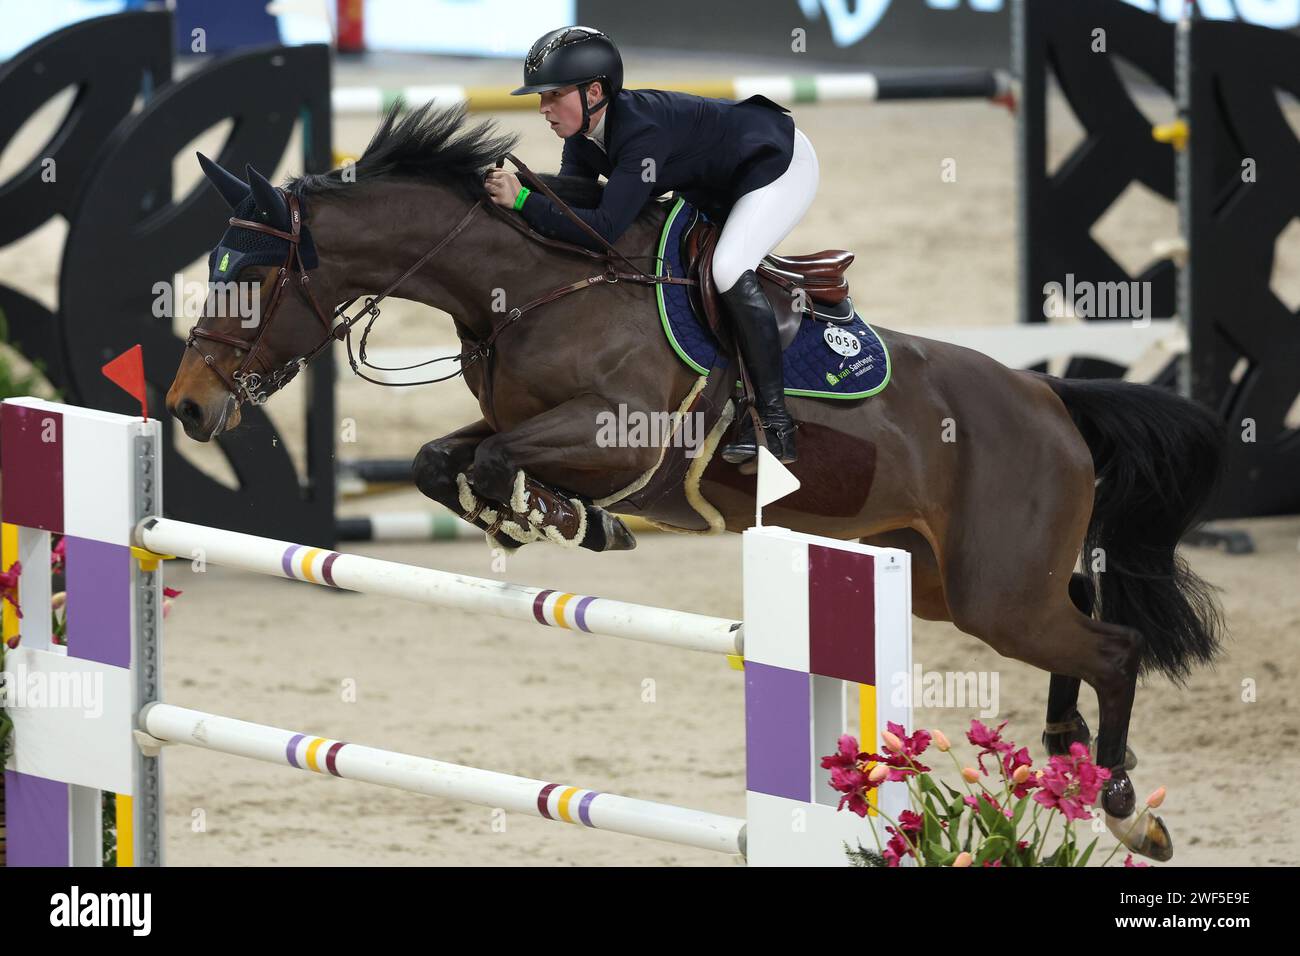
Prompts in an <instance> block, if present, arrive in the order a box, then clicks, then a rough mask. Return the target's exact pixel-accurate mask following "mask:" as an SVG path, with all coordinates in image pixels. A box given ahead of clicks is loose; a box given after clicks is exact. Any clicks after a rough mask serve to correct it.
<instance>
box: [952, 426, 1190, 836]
mask: <svg viewBox="0 0 1300 956" xmlns="http://www.w3.org/2000/svg"><path fill="white" fill-rule="evenodd" d="M1078 451H1080V449H1075V448H1073V447H1072V446H1071V445H1069V444H1066V445H1063V446H1061V447H1060V448H1058V449H1050V448H1048V449H1045V453H1044V454H1043V455H1042V456H1041V457H1040V458H1039V460H1037V461H1031V462H1028V463H1026V462H1024V461H1022V462H1020V463H1019V465H1018V467H1019V468H1021V469H1022V470H1023V472H1024V473H1028V474H1032V475H1034V476H1035V484H1034V487H1033V488H1032V489H1030V492H1032V493H1026V492H1025V491H1024V490H1021V491H1020V492H1016V493H1011V492H1010V489H1012V488H1015V487H1017V485H1016V483H1015V482H1013V481H1011V480H1010V476H1008V475H1005V474H1002V473H1001V472H1000V471H999V470H998V469H999V463H998V462H997V461H985V462H983V463H982V464H983V466H984V467H985V469H986V471H985V473H984V474H982V475H980V476H974V477H973V479H972V480H970V481H968V482H966V483H965V485H964V486H962V487H961V489H960V490H959V494H960V496H961V497H960V498H959V500H958V501H957V502H956V503H955V506H954V507H952V508H951V509H950V510H949V512H948V513H947V514H946V515H944V516H943V518H944V522H945V523H944V526H943V527H942V529H941V532H940V536H939V542H940V549H939V554H940V566H941V567H942V569H943V582H944V594H945V596H946V598H947V602H948V607H949V609H950V610H951V611H952V615H953V618H952V620H953V623H954V624H955V625H957V627H958V628H960V629H961V630H963V631H965V632H966V633H968V634H972V635H974V636H975V637H978V638H980V639H981V640H982V641H984V642H985V643H986V644H988V645H989V646H990V647H992V648H993V649H994V650H996V651H997V652H998V653H1000V654H1002V655H1003V656H1005V657H1011V658H1014V659H1016V660H1019V661H1024V662H1025V663H1027V664H1030V665H1032V666H1034V667H1038V668H1041V669H1042V670H1045V671H1048V672H1049V673H1051V674H1053V675H1060V676H1061V677H1062V678H1065V679H1071V678H1072V679H1075V680H1080V681H1084V682H1086V683H1087V684H1088V685H1089V686H1090V687H1092V688H1093V690H1095V691H1096V693H1097V701H1098V704H1099V709H1100V713H1101V726H1100V728H1099V732H1098V740H1097V764H1098V765H1099V766H1102V767H1105V768H1107V769H1108V770H1109V771H1110V773H1111V778H1110V780H1108V781H1107V782H1106V783H1105V784H1104V785H1103V790H1102V799H1101V803H1102V806H1103V808H1104V809H1105V811H1106V815H1107V825H1108V826H1110V827H1111V829H1112V832H1116V836H1117V837H1119V838H1120V840H1121V842H1123V843H1124V844H1125V845H1126V846H1128V847H1129V848H1130V849H1132V850H1133V851H1135V852H1138V853H1143V854H1145V855H1147V856H1151V857H1153V858H1155V859H1161V860H1163V859H1168V858H1169V856H1170V855H1171V854H1172V852H1173V851H1172V841H1171V840H1170V838H1169V834H1168V831H1166V830H1165V829H1164V825H1163V824H1162V823H1160V821H1159V819H1158V818H1156V817H1154V816H1149V817H1147V818H1146V819H1145V820H1144V821H1143V822H1144V824H1146V826H1145V827H1144V828H1143V830H1142V831H1141V832H1137V831H1136V830H1135V831H1134V832H1132V833H1128V832H1124V828H1125V827H1127V826H1128V825H1129V824H1130V823H1131V816H1132V813H1133V809H1134V797H1133V786H1132V783H1131V782H1130V781H1129V777H1128V773H1127V771H1126V770H1125V769H1124V756H1125V752H1126V747H1127V742H1128V725H1129V719H1130V715H1131V712H1132V707H1133V695H1134V692H1135V690H1136V687H1137V676H1138V665H1139V662H1140V659H1141V654H1142V650H1143V638H1142V635H1141V634H1139V633H1138V632H1137V631H1136V630H1134V629H1133V628H1129V627H1123V626H1120V625H1117V624H1111V623H1107V622H1104V621H1098V620H1094V619H1092V618H1091V617H1089V616H1087V615H1085V614H1084V613H1082V611H1081V610H1080V609H1079V608H1078V607H1077V606H1076V605H1075V602H1074V601H1073V600H1072V599H1071V594H1070V583H1071V581H1072V576H1073V573H1074V567H1075V563H1076V562H1077V560H1078V555H1079V551H1080V548H1081V546H1082V542H1083V537H1084V532H1085V530H1086V528H1087V524H1088V519H1089V515H1090V512H1091V505H1092V485H1093V477H1092V464H1091V461H1090V460H1088V459H1087V458H1085V457H1083V455H1082V454H1075V452H1078ZM1046 452H1051V454H1047V453H1046ZM977 479H978V480H977ZM1076 588H1077V586H1076ZM1069 689H1070V685H1068V684H1067V685H1064V686H1061V685H1058V701H1059V700H1060V699H1061V698H1062V697H1063V696H1064V699H1065V700H1066V701H1067V702H1068V700H1069V698H1068V696H1065V691H1068V690H1069Z"/></svg>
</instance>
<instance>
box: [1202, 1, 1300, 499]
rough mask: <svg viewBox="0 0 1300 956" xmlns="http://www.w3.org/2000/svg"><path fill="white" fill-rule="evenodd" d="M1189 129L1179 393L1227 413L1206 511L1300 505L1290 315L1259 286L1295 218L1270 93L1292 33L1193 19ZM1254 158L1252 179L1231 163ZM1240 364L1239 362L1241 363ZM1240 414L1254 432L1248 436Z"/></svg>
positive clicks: (1294, 59) (1285, 144)
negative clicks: (1184, 331) (1217, 478)
mask: <svg viewBox="0 0 1300 956" xmlns="http://www.w3.org/2000/svg"><path fill="white" fill-rule="evenodd" d="M1180 41H1181V42H1183V43H1186V44H1188V46H1187V47H1186V48H1185V52H1186V54H1187V58H1186V59H1187V62H1188V65H1189V66H1190V69H1189V70H1187V71H1186V72H1187V73H1188V76H1187V78H1186V86H1185V89H1184V97H1185V102H1184V105H1185V107H1186V110H1187V114H1188V116H1187V118H1188V119H1189V124H1190V127H1191V131H1192V135H1191V139H1190V140H1189V147H1188V149H1187V151H1186V152H1185V153H1184V155H1183V157H1182V159H1181V163H1182V175H1183V177H1185V182H1186V184H1187V186H1188V190H1187V197H1186V199H1187V201H1186V202H1185V204H1184V219H1185V221H1184V224H1183V227H1184V229H1185V230H1186V232H1187V235H1188V237H1189V240H1190V245H1191V257H1190V259H1189V262H1188V269H1187V270H1186V271H1187V276H1186V279H1185V287H1184V290H1183V293H1184V295H1183V297H1184V301H1185V305H1184V308H1183V312H1184V315H1185V318H1186V319H1187V322H1188V336H1189V341H1190V361H1189V379H1190V382H1189V384H1190V390H1191V395H1192V397H1193V398H1196V399H1198V400H1200V401H1202V402H1204V403H1205V404H1207V405H1209V406H1210V407H1211V408H1213V409H1215V410H1216V411H1218V412H1219V413H1220V414H1221V415H1222V416H1223V419H1224V421H1225V422H1226V423H1227V430H1228V442H1227V461H1228V468H1227V474H1226V475H1225V478H1224V482H1223V484H1222V486H1221V488H1220V493H1219V496H1218V498H1217V499H1216V501H1215V506H1214V514H1215V515H1216V516H1217V517H1246V516H1250V515H1273V514H1296V513H1300V429H1295V428H1290V429H1288V428H1286V426H1285V417H1286V414H1287V411H1288V409H1290V408H1291V406H1292V404H1293V403H1294V402H1295V401H1296V400H1297V397H1300V314H1297V313H1293V312H1292V311H1291V310H1290V309H1289V308H1288V307H1287V306H1286V304H1285V303H1283V302H1282V301H1281V300H1280V299H1279V298H1278V296H1277V294H1276V292H1275V291H1274V290H1273V288H1272V287H1271V281H1272V272H1273V265H1274V257H1275V254H1276V246H1277V241H1278V238H1279V236H1280V234H1281V233H1282V232H1283V230H1285V229H1286V228H1287V225H1288V224H1289V223H1291V222H1292V221H1294V220H1296V219H1297V217H1300V139H1297V137H1296V133H1295V131H1294V130H1293V129H1292V128H1291V126H1290V125H1289V124H1288V123H1287V120H1286V117H1285V116H1284V115H1283V113H1282V109H1281V105H1280V103H1279V100H1278V96H1277V91H1278V90H1285V91H1287V92H1288V93H1290V94H1291V95H1292V96H1295V97H1297V98H1300V39H1297V38H1295V37H1292V36H1290V35H1288V34H1285V33H1279V32H1277V31H1274V30H1268V29H1264V28H1262V27H1253V26H1247V25H1244V24H1239V23H1224V22H1217V21H1208V20H1200V19H1197V20H1194V21H1193V23H1192V25H1191V29H1190V33H1189V35H1188V36H1184V37H1181V38H1180ZM1248 160H1249V161H1252V163H1253V165H1252V167H1251V169H1252V170H1253V178H1254V181H1248V179H1249V178H1250V174H1249V173H1248V172H1247V170H1246V169H1245V168H1244V167H1243V163H1244V162H1246V161H1248ZM1243 362H1244V367H1243V368H1242V369H1240V370H1239V371H1238V370H1237V367H1238V365H1239V363H1243ZM1247 420H1249V421H1252V422H1253V423H1254V440H1253V441H1246V440H1244V439H1243V435H1244V434H1245V432H1246V425H1245V424H1244V423H1245V422H1246V421H1247Z"/></svg>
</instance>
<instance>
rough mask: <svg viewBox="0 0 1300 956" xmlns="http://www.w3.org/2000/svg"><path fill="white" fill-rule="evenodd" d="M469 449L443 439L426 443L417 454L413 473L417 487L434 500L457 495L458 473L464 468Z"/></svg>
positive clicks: (413, 463)
mask: <svg viewBox="0 0 1300 956" xmlns="http://www.w3.org/2000/svg"><path fill="white" fill-rule="evenodd" d="M468 457H469V456H468V454H467V450H466V449H464V448H462V447H458V446H455V445H451V444H448V443H446V442H442V441H431V442H428V443H426V444H425V445H424V446H423V447H422V448H421V449H420V450H419V451H418V452H416V455H415V461H414V462H412V464H411V475H412V477H413V478H414V479H415V487H416V488H418V489H419V490H420V493H421V494H423V495H424V496H425V497H426V498H431V499H433V500H434V501H443V502H445V501H446V500H447V499H449V498H451V499H454V498H455V497H456V474H457V472H459V471H462V470H464V468H465V465H466V463H467V459H468Z"/></svg>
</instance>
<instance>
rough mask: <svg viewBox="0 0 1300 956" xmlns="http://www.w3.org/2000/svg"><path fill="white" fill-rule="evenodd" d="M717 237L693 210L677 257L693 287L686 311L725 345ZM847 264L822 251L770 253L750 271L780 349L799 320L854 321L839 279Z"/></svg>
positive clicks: (843, 257)
mask: <svg viewBox="0 0 1300 956" xmlns="http://www.w3.org/2000/svg"><path fill="white" fill-rule="evenodd" d="M721 232H722V228H721V227H720V226H719V225H718V224H717V223H715V222H713V221H712V220H709V219H706V218H705V217H704V216H702V215H700V213H699V211H698V210H697V211H696V212H695V213H694V218H693V220H692V221H691V223H690V224H689V225H688V226H687V227H686V230H685V232H684V233H683V235H682V248H681V257H682V262H683V263H684V264H685V268H686V275H687V278H690V279H694V280H696V282H697V283H698V285H692V286H688V287H687V291H688V293H689V295H690V298H691V306H692V307H693V308H694V309H695V311H696V313H697V314H698V315H702V316H704V317H705V318H706V320H707V321H708V323H709V328H710V330H712V332H713V334H714V335H715V336H717V337H718V338H719V339H720V340H721V341H723V342H724V343H729V342H730V340H731V336H730V335H729V334H728V333H727V331H726V329H727V327H728V325H727V323H728V317H727V315H726V309H725V306H724V305H723V304H722V299H721V296H720V295H719V294H718V290H717V287H716V286H715V285H714V284H713V251H714V249H715V248H716V246H717V243H718V236H719V235H720V234H721ZM852 262H853V253H851V252H846V251H845V250H843V249H827V250H825V251H823V252H816V253H813V254H812V255H803V256H778V255H776V254H775V253H769V254H768V255H767V256H765V257H764V258H763V261H762V262H761V263H759V266H758V269H756V270H755V271H756V273H757V275H758V281H759V285H761V286H762V287H763V291H764V292H766V293H767V298H768V300H769V301H770V302H771V303H772V310H773V311H774V312H775V313H776V323H777V328H778V329H779V330H780V333H781V348H782V350H784V349H785V348H787V347H788V346H789V345H790V343H791V342H793V341H794V337H795V334H796V333H797V332H798V331H799V323H800V322H802V321H803V320H804V318H812V319H815V320H817V321H820V322H831V323H834V324H837V325H844V324H847V323H849V322H852V321H853V300H852V298H850V297H849V280H848V279H847V278H845V276H844V270H845V269H847V268H848V267H849V265H850V264H852Z"/></svg>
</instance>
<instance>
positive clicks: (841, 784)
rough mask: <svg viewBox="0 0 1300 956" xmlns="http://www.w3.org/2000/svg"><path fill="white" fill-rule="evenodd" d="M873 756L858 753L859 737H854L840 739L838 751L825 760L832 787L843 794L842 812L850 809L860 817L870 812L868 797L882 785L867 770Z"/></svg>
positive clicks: (823, 762)
mask: <svg viewBox="0 0 1300 956" xmlns="http://www.w3.org/2000/svg"><path fill="white" fill-rule="evenodd" d="M870 757H871V755H870V754H864V753H859V751H858V741H857V738H855V737H854V736H853V735H852V734H845V735H844V736H842V737H841V738H840V740H839V750H837V751H836V752H835V753H833V754H831V755H830V756H828V757H822V769H823V770H829V771H830V772H831V781H830V782H831V786H832V787H833V788H835V789H836V790H837V791H839V792H840V793H842V794H844V796H843V797H841V798H840V804H839V809H841V810H843V809H844V808H845V807H846V806H847V807H848V808H849V809H850V810H852V811H853V812H854V813H856V814H857V815H858V816H860V817H865V816H866V815H867V813H868V812H869V811H870V809H871V804H870V802H869V800H868V798H867V794H868V793H870V792H871V791H872V790H874V789H875V788H876V787H878V786H879V785H880V780H872V779H871V775H870V772H869V771H868V769H867V764H868V760H869V758H870Z"/></svg>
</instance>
